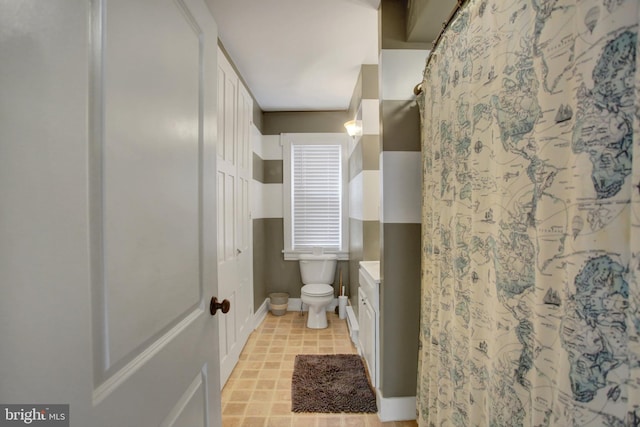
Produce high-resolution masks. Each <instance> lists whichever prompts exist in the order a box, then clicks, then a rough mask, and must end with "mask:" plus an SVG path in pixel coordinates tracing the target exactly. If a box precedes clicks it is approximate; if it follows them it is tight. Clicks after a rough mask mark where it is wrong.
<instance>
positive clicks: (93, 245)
mask: <svg viewBox="0 0 640 427" xmlns="http://www.w3.org/2000/svg"><path fill="white" fill-rule="evenodd" d="M0 29H1V30H0V62H1V63H2V64H3V66H2V70H3V71H2V73H0V91H1V92H0V200H2V213H1V214H0V283H1V284H2V298H0V341H1V342H2V345H1V346H0V360H1V361H2V363H0V378H2V381H0V402H2V403H18V404H23V405H29V404H47V403H49V404H54V403H56V404H60V403H62V404H64V403H68V404H70V421H71V426H74V427H84V426H92V427H102V426H104V427H113V426H122V427H127V426H131V427H145V426H189V427H192V426H193V427H200V426H202V427H205V426H214V427H216V426H220V425H221V415H220V413H221V410H220V392H219V389H220V378H219V370H218V363H219V360H218V358H219V353H218V334H217V328H218V320H219V318H221V316H223V315H222V314H218V315H216V316H215V317H212V316H211V315H210V313H209V301H210V299H211V297H212V296H214V295H216V293H217V270H216V266H217V263H216V245H215V241H216V227H215V224H216V220H215V215H216V200H215V186H214V183H215V179H216V170H215V168H216V165H215V161H214V159H215V144H216V135H215V129H216V122H215V121H216V109H217V107H216V85H215V75H216V57H217V46H216V40H217V28H216V24H215V22H214V20H213V18H212V16H211V15H210V13H209V10H208V9H207V7H206V6H205V5H204V3H203V2H202V1H201V0H136V1H129V0H109V1H106V0H93V1H82V0H74V1H69V0H47V1H45V2H43V1H40V0H22V1H20V2H15V1H2V2H0Z"/></svg>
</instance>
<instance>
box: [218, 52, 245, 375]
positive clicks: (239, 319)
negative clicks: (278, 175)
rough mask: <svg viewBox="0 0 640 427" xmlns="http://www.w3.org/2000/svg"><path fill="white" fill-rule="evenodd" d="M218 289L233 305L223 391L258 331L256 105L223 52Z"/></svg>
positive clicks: (224, 345)
mask: <svg viewBox="0 0 640 427" xmlns="http://www.w3.org/2000/svg"><path fill="white" fill-rule="evenodd" d="M218 58H219V61H218V110H219V111H220V115H219V116H218V139H219V141H220V144H219V145H218V150H217V153H218V156H217V163H218V236H219V239H218V283H219V294H220V297H221V298H225V299H227V300H229V301H230V302H231V311H230V312H229V313H228V315H227V316H225V317H224V318H223V319H222V320H221V324H220V377H221V384H222V385H224V383H225V382H226V380H227V379H228V378H229V375H231V371H233V368H234V367H235V365H236V363H237V362H238V358H239V356H240V353H241V351H242V348H243V347H244V344H245V343H246V341H247V338H248V337H249V334H250V333H251V330H252V325H253V321H252V319H253V256H252V244H251V242H252V241H253V236H252V228H251V218H250V192H249V189H250V185H251V179H252V178H251V177H252V168H253V163H252V156H253V151H252V149H251V141H250V135H249V131H250V124H251V117H252V114H253V104H252V102H253V101H252V99H251V97H250V96H249V94H248V92H247V91H246V90H245V89H244V87H243V86H242V84H241V83H240V81H239V79H238V77H237V75H236V74H235V71H234V70H233V68H232V67H231V64H229V62H228V61H227V60H226V58H224V55H223V54H222V52H220V51H219V52H218Z"/></svg>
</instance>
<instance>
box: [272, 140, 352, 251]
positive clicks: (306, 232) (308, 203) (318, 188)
mask: <svg viewBox="0 0 640 427" xmlns="http://www.w3.org/2000/svg"><path fill="white" fill-rule="evenodd" d="M282 141H283V148H284V153H283V154H284V177H283V181H284V193H285V194H284V197H283V199H284V204H285V206H284V217H285V218H284V225H285V233H284V234H285V236H284V237H285V242H284V248H285V250H284V252H285V259H297V257H298V255H299V254H301V253H309V252H311V251H312V249H313V248H315V247H322V248H324V250H325V253H335V254H337V255H338V258H340V259H347V258H348V247H349V244H348V241H347V236H348V235H349V234H348V229H347V228H348V221H347V219H348V215H347V214H348V212H346V210H347V206H348V205H347V194H346V192H347V191H346V189H347V186H346V180H347V177H346V171H347V168H346V150H347V148H346V147H347V136H346V135H344V134H283V135H282Z"/></svg>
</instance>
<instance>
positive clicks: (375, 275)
mask: <svg viewBox="0 0 640 427" xmlns="http://www.w3.org/2000/svg"><path fill="white" fill-rule="evenodd" d="M360 268H361V269H362V270H363V271H364V272H365V273H366V274H367V275H369V277H370V278H371V280H372V281H373V282H375V283H376V284H380V261H360Z"/></svg>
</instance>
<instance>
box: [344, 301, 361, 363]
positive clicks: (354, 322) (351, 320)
mask: <svg viewBox="0 0 640 427" xmlns="http://www.w3.org/2000/svg"><path fill="white" fill-rule="evenodd" d="M347 326H348V328H349V336H350V337H351V341H353V344H354V345H355V346H356V348H358V352H360V348H359V347H360V342H359V340H358V334H359V332H360V327H359V326H358V319H357V318H356V313H355V312H354V311H353V307H351V306H350V305H348V306H347Z"/></svg>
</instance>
